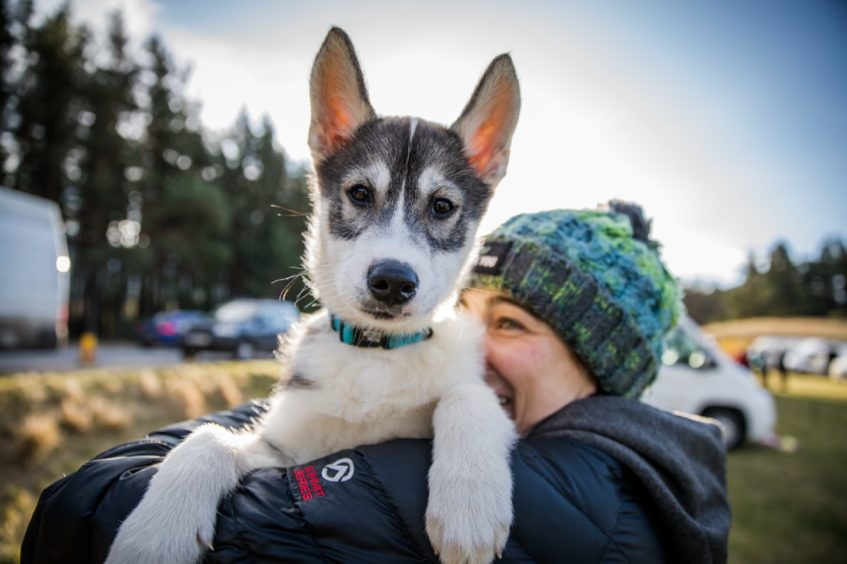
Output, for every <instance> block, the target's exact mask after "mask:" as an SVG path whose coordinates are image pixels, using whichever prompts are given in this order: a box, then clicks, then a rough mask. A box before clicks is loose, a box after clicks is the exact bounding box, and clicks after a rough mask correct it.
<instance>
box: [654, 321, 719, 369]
mask: <svg viewBox="0 0 847 564" xmlns="http://www.w3.org/2000/svg"><path fill="white" fill-rule="evenodd" d="M662 364H665V365H667V366H672V365H675V364H676V365H680V364H681V365H686V366H689V367H691V368H696V369H704V368H710V367H712V366H714V364H715V361H714V359H713V358H712V355H711V354H709V351H707V350H706V349H705V348H703V347H702V346H701V345H700V343H698V342H697V341H696V340H694V339H693V338H692V337H691V336H690V335H689V334H688V333H686V332H685V330H683V329H682V328H679V327H677V328H676V329H674V330H673V331H671V332H670V333H669V334H668V336H667V337H666V338H665V352H664V353H662Z"/></svg>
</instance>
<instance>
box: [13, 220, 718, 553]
mask: <svg viewBox="0 0 847 564" xmlns="http://www.w3.org/2000/svg"><path fill="white" fill-rule="evenodd" d="M648 231H649V223H648V222H646V221H645V220H644V218H643V215H642V214H641V211H640V208H637V207H634V206H632V205H629V206H624V205H622V204H616V205H615V207H614V208H613V211H568V210H556V211H549V212H542V213H536V214H526V215H519V216H516V217H514V218H512V219H511V220H509V221H507V222H506V223H505V224H503V225H502V226H501V227H499V228H498V229H497V230H495V231H494V233H492V234H491V235H490V236H489V238H488V239H487V241H486V244H485V246H484V248H483V250H482V252H481V257H480V259H479V262H478V264H477V267H476V268H475V270H474V273H473V277H472V279H471V282H470V289H469V290H467V291H466V292H465V293H464V295H463V298H462V301H463V303H464V307H465V308H466V310H467V311H468V312H470V314H472V315H475V316H477V317H478V318H479V320H480V321H481V322H482V324H483V326H484V327H485V330H486V333H485V349H484V350H485V358H486V366H485V368H486V370H485V379H486V382H487V383H488V384H489V385H490V386H491V387H492V388H493V389H494V391H495V392H496V394H497V395H498V397H499V398H500V401H501V404H502V405H503V407H504V409H505V410H506V411H507V413H508V414H509V416H510V417H511V418H512V419H513V420H514V422H515V425H516V427H517V430H518V432H519V434H520V436H521V440H520V441H519V442H518V444H517V445H516V447H515V450H514V452H513V456H512V471H513V473H514V478H515V488H514V493H513V501H514V509H515V520H514V522H513V525H512V528H511V531H510V536H509V541H508V543H507V545H506V549H505V551H504V553H503V558H502V561H503V562H574V563H575V564H581V563H586V562H628V563H631V564H634V563H645V564H646V563H650V564H652V563H660V562H671V563H676V562H684V563H686V564H692V563H702V564H715V563H722V562H725V561H726V559H727V538H728V534H729V525H730V511H729V503H728V500H727V493H726V485H725V477H724V473H725V463H726V454H725V450H724V446H723V444H722V441H721V434H720V430H719V428H718V426H717V425H716V424H714V423H708V422H705V421H704V420H703V419H702V418H693V417H684V416H680V415H675V414H672V413H670V412H667V411H662V410H659V409H655V408H653V407H650V406H648V405H646V404H645V403H642V402H640V401H638V400H637V398H638V396H639V395H640V394H641V392H642V391H643V390H644V389H645V388H646V387H647V386H648V385H650V383H651V382H652V381H653V380H654V379H655V377H656V375H657V373H658V369H659V366H660V359H661V355H662V347H663V345H662V342H663V337H664V336H665V334H666V333H667V331H668V330H669V329H670V328H671V327H673V326H674V324H675V322H676V320H677V318H678V316H679V314H680V309H679V308H680V302H679V296H680V291H679V288H678V287H677V283H676V281H675V280H674V278H673V277H672V276H671V275H670V274H669V273H668V272H667V270H666V269H665V267H664V265H663V264H662V261H661V260H660V257H659V254H658V251H657V248H656V247H657V245H656V244H655V243H654V242H653V241H651V240H650V239H649V238H648ZM262 410H263V408H262V406H261V405H258V404H253V405H247V406H242V407H241V408H239V409H237V410H235V411H232V412H225V413H218V414H214V415H212V416H209V417H206V418H204V419H203V420H204V421H210V420H211V421H216V422H218V423H220V424H222V425H226V426H229V427H235V428H241V427H243V426H245V425H249V422H250V419H251V418H253V417H256V416H257V415H260V414H261V412H262ZM197 424H198V422H196V421H195V422H191V423H183V424H181V425H178V426H174V427H170V428H168V429H165V430H162V431H159V432H157V433H154V434H153V435H151V436H150V437H148V438H147V439H143V440H140V441H136V442H133V443H128V444H126V445H122V446H119V447H116V448H115V449H112V450H111V451H109V452H107V453H105V454H103V455H101V456H100V457H98V458H96V459H95V460H93V461H91V462H90V463H88V464H86V465H85V466H83V467H82V468H81V469H80V470H78V471H77V472H76V473H74V474H71V475H70V476H67V477H66V478H64V479H62V480H60V481H59V482H57V483H55V484H54V485H52V486H50V487H49V488H48V489H47V490H45V492H44V493H43V494H42V496H41V499H40V500H39V503H38V507H37V508H36V510H35V513H34V515H33V517H32V521H31V522H30V525H29V528H28V530H27V534H26V538H25V540H24V543H23V548H22V559H21V560H22V563H23V564H29V563H34V562H41V563H45V562H62V563H63V564H64V563H68V562H89V561H98V560H101V559H103V558H104V557H105V555H106V552H107V550H108V549H109V545H110V543H111V540H112V538H113V537H114V535H115V532H116V530H117V528H118V526H119V525H120V521H121V520H122V519H123V518H125V517H126V515H127V514H128V513H129V512H130V511H131V509H132V508H133V507H134V506H135V504H136V503H138V501H139V500H140V498H141V496H142V494H143V493H144V490H145V488H146V486H147V483H148V481H149V480H150V477H151V476H152V474H153V473H154V472H155V465H156V464H157V463H158V462H160V461H161V460H162V459H163V458H164V456H165V455H166V454H167V453H168V452H169V451H170V450H171V449H172V448H174V446H175V445H176V444H178V443H179V441H180V440H182V439H183V438H184V437H185V435H186V434H188V432H189V431H190V428H191V427H193V426H195V425H197ZM468 432H469V433H473V432H475V431H474V430H473V425H469V428H468ZM431 449H432V443H431V441H428V440H397V441H391V442H389V443H385V444H381V445H370V446H364V447H360V448H356V449H351V450H348V451H343V452H341V453H338V454H335V455H332V456H329V457H325V458H323V459H320V460H317V461H314V462H312V463H309V464H306V465H302V466H299V467H294V468H288V469H279V468H265V469H261V470H258V471H256V472H254V473H252V474H250V475H248V476H247V477H246V478H245V479H244V480H243V482H242V484H241V486H240V487H239V489H238V490H237V491H236V492H234V494H233V495H232V496H230V497H229V498H227V499H226V500H224V501H223V502H222V503H221V506H220V508H219V512H218V521H217V529H216V535H215V539H214V543H213V544H214V550H213V551H211V552H209V553H207V555H206V560H205V562H207V563H209V562H236V561H237V562H271V561H273V562H291V561H296V562H320V561H333V562H436V557H435V555H434V554H433V552H432V549H431V548H430V545H429V543H428V541H427V537H426V534H425V531H424V510H425V507H426V499H427V481H426V475H427V471H428V468H429V465H430V461H431V460H430V454H431ZM342 461H343V462H344V466H343V468H344V475H345V478H344V481H340V478H339V472H338V470H337V468H338V466H339V465H340V464H341V462H342ZM333 468H335V469H336V470H335V471H334V473H333V472H330V473H329V474H327V470H328V469H329V470H332V469H333ZM354 468H355V472H354V470H353V469H354ZM467 471H468V472H485V471H486V469H485V468H474V467H469V468H467ZM348 478H349V479H348Z"/></svg>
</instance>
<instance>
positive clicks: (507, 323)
mask: <svg viewBox="0 0 847 564" xmlns="http://www.w3.org/2000/svg"><path fill="white" fill-rule="evenodd" d="M494 326H495V327H496V328H497V329H505V330H507V331H512V330H521V329H523V328H524V326H523V325H521V324H520V322H518V321H515V320H514V319H512V318H511V317H498V318H497V319H496V320H494Z"/></svg>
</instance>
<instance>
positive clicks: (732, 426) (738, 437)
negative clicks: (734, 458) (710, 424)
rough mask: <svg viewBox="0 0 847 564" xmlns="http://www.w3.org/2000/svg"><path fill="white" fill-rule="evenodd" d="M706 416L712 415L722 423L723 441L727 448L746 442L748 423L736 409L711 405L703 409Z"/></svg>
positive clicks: (730, 448)
mask: <svg viewBox="0 0 847 564" xmlns="http://www.w3.org/2000/svg"><path fill="white" fill-rule="evenodd" d="M703 415H704V416H705V417H711V418H712V419H715V420H717V421H718V423H720V424H721V427H722V430H723V443H724V444H725V445H726V449H727V450H732V449H734V448H736V447H737V446H739V445H740V444H741V443H743V442H744V436H745V435H746V433H747V425H746V424H745V422H744V416H743V415H742V414H741V412H739V411H738V410H736V409H730V408H726V407H710V408H708V409H706V410H704V411H703Z"/></svg>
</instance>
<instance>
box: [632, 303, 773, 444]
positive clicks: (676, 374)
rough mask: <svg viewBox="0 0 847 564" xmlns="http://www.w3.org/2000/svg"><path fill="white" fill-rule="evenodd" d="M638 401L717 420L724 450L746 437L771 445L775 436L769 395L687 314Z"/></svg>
mask: <svg viewBox="0 0 847 564" xmlns="http://www.w3.org/2000/svg"><path fill="white" fill-rule="evenodd" d="M642 400H643V401H644V402H646V403H649V404H651V405H654V406H656V407H659V408H662V409H667V410H670V411H683V412H686V413H693V414H695V415H704V416H707V417H712V418H714V419H717V420H718V421H720V423H721V425H722V426H723V428H724V440H725V442H726V445H727V447H728V448H735V447H736V446H738V445H740V444H741V443H743V442H744V441H751V442H761V443H770V442H772V440H773V437H774V431H773V429H774V425H775V424H776V407H775V404H774V400H773V396H771V394H770V393H769V392H768V391H767V390H765V389H764V388H763V387H762V386H761V384H759V381H758V380H757V379H756V378H755V376H753V373H752V372H750V370H748V369H747V368H745V367H744V366H741V365H740V364H738V363H737V362H735V361H734V360H732V359H731V358H730V357H729V356H728V355H727V354H726V353H724V352H723V351H722V350H721V349H720V348H719V347H718V346H717V344H716V343H715V341H714V339H713V338H712V337H711V336H709V335H706V334H705V333H704V332H703V331H702V329H700V327H698V326H697V324H696V323H694V321H693V320H691V319H689V318H684V319H682V320H681V322H680V324H679V326H678V327H677V329H675V330H674V331H673V332H672V333H671V334H670V335H668V338H667V339H666V342H665V352H664V355H663V357H662V367H661V368H660V369H659V375H658V377H657V378H656V381H655V382H654V383H653V385H652V386H651V387H650V388H648V389H647V391H646V392H645V393H644V395H643V396H642Z"/></svg>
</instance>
